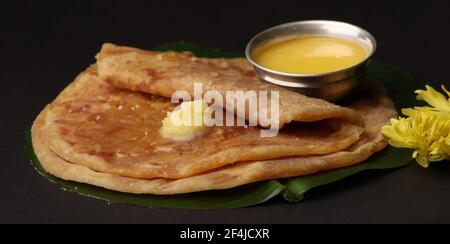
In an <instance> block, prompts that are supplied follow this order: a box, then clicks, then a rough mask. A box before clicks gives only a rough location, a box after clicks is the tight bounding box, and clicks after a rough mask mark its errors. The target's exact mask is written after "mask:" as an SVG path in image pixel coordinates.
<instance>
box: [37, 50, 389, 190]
mask: <svg viewBox="0 0 450 244" xmlns="http://www.w3.org/2000/svg"><path fill="white" fill-rule="evenodd" d="M97 59H98V62H97V64H96V65H93V66H91V67H90V68H88V69H87V70H86V71H84V72H82V73H81V74H80V75H79V76H78V77H77V78H76V79H75V81H74V82H72V83H71V84H70V85H69V86H68V87H67V88H66V89H64V91H62V92H61V93H60V94H59V96H58V97H57V98H56V99H55V101H53V102H52V103H51V104H49V105H48V106H47V107H46V108H45V109H44V110H43V111H42V112H41V113H40V115H39V116H38V118H37V119H36V121H35V123H34V125H33V128H32V140H33V146H34V150H35V152H36V155H37V157H38V159H39V160H40V162H41V164H42V166H43V167H44V169H45V170H46V171H48V172H49V173H51V174H53V175H55V176H57V177H60V178H62V179H65V180H73V181H77V182H82V183H88V184H93V185H97V186H100V187H104V188H107V189H111V190H117V191H122V192H130V193H145V194H160V195H166V194H180V193H188V192H196V191H204V190H214V189H227V188H232V187H236V186H240V185H244V184H248V183H252V182H256V181H261V180H267V179H278V178H285V177H292V176H301V175H307V174H313V173H317V172H319V171H323V170H330V169H336V168H342V167H346V166H350V165H353V164H356V163H359V162H362V161H364V160H365V159H367V158H368V157H370V156H371V155H372V154H374V153H375V152H377V151H380V150H381V149H383V148H384V147H385V146H386V145H387V142H386V140H385V139H384V138H383V136H382V134H381V127H382V126H384V125H386V124H388V123H389V120H390V118H392V117H395V116H396V112H395V109H394V107H393V105H392V102H391V101H390V99H389V98H388V97H387V96H386V94H385V92H384V90H383V89H382V88H381V87H380V86H378V85H376V84H375V83H373V82H366V83H365V84H364V85H362V86H361V87H360V88H359V91H357V92H355V94H358V95H357V96H358V97H353V98H354V99H351V100H349V101H348V102H346V103H345V106H338V105H335V104H331V103H328V102H326V101H323V100H320V99H314V98H309V97H306V96H303V95H300V94H297V93H294V92H291V91H288V90H285V89H282V88H279V87H274V86H272V85H270V84H266V83H264V82H261V81H259V80H257V79H256V78H255V76H254V73H253V71H252V69H251V67H250V65H249V64H248V62H247V61H246V60H244V59H200V58H196V57H194V56H193V55H192V54H190V53H175V52H165V53H159V52H149V51H143V50H139V49H135V48H128V47H119V46H115V45H112V44H106V45H104V46H103V48H102V50H101V52H100V53H99V55H98V56H97ZM194 82H201V83H202V84H203V89H204V91H208V90H213V89H215V90H218V91H220V92H225V91H228V90H244V91H245V90H257V91H259V90H267V91H272V90H276V91H279V92H280V99H281V100H280V109H281V113H280V119H281V123H282V125H283V128H282V129H281V130H280V133H279V135H278V136H276V137H273V138H264V137H260V133H259V129H260V128H259V127H237V126H234V127H212V128H209V129H208V131H207V132H206V133H205V134H203V135H202V136H199V137H197V138H194V139H193V140H190V141H185V142H179V141H172V140H168V139H165V138H162V137H161V136H160V134H159V129H160V127H161V121H162V119H163V118H164V117H165V116H166V113H167V112H168V111H171V110H172V109H174V107H175V106H176V105H175V104H172V103H170V100H169V99H168V97H170V95H171V94H172V93H173V92H175V91H176V90H180V89H182V90H187V91H189V92H190V93H192V92H193V91H192V88H193V84H194ZM294 105H295V106H294Z"/></svg>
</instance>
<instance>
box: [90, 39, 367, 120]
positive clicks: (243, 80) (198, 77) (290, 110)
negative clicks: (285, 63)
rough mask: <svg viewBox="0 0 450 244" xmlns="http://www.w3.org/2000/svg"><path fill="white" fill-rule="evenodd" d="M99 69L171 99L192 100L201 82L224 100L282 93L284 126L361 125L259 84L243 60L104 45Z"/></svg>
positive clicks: (122, 83)
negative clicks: (331, 121) (232, 94)
mask: <svg viewBox="0 0 450 244" xmlns="http://www.w3.org/2000/svg"><path fill="white" fill-rule="evenodd" d="M97 65H98V73H99V77H100V79H102V80H105V81H108V82H109V83H111V84H113V85H115V86H118V87H122V88H125V89H128V90H132V91H140V92H145V93H149V94H154V95H158V96H162V97H168V98H170V97H171V96H172V94H173V93H174V92H175V91H178V90H185V91H188V92H189V93H190V95H191V96H193V95H194V83H196V82H197V83H202V85H203V92H206V91H210V90H215V91H219V92H220V93H221V94H222V95H223V97H225V92H226V91H237V90H241V91H279V94H280V123H279V126H280V128H281V127H283V126H284V125H285V124H287V123H290V122H291V121H300V122H311V121H318V120H324V119H328V118H339V119H341V120H344V121H346V122H347V123H351V124H356V125H360V126H362V127H363V123H362V119H361V117H360V116H359V115H358V113H355V111H354V110H351V109H348V108H343V107H340V106H338V105H335V104H332V103H329V102H326V101H324V100H321V99H316V98H311V97H307V96H303V95H301V94H298V93H296V92H293V91H289V90H286V89H283V88H281V87H278V86H275V85H272V84H269V83H267V82H263V81H260V80H258V78H257V77H256V75H255V72H254V71H253V69H252V67H251V65H250V64H249V62H248V61H247V60H246V59H243V58H235V59H208V58H197V57H195V56H193V54H192V53H189V52H184V53H176V52H154V51H144V50H140V49H136V48H130V47H123V46H116V45H114V44H104V45H103V47H102V49H101V51H100V53H99V54H98V55H97ZM269 104H270V102H269ZM231 112H234V111H231ZM268 113H269V114H270V111H268Z"/></svg>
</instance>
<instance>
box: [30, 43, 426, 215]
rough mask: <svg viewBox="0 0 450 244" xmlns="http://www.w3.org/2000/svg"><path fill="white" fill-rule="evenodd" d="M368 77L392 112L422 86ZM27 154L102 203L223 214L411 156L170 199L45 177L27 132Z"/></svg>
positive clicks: (395, 76) (374, 71)
mask: <svg viewBox="0 0 450 244" xmlns="http://www.w3.org/2000/svg"><path fill="white" fill-rule="evenodd" d="M155 50H159V51H166V50H174V51H191V52H193V53H194V54H196V55H197V56H199V57H211V58H217V57H225V58H231V57H240V56H242V54H240V53H233V52H223V51H221V50H219V49H213V48H209V47H207V46H204V45H200V44H194V43H187V42H176V43H168V44H164V45H161V46H160V47H158V48H156V49H155ZM368 76H369V78H370V79H373V80H376V81H378V82H381V83H382V84H383V85H384V86H385V87H386V89H387V91H388V93H389V95H390V97H391V98H392V99H393V101H394V103H395V105H396V106H397V109H400V108H403V107H411V106H413V105H415V103H416V102H415V98H414V95H413V91H414V90H415V89H418V88H420V87H422V86H423V83H421V82H419V81H418V80H416V79H415V78H413V77H412V76H410V75H408V74H406V73H404V72H402V71H400V70H397V69H395V68H392V67H390V66H387V65H385V64H383V63H380V62H376V61H373V62H372V63H371V64H370V65H369V72H368ZM26 153H27V155H28V157H29V158H30V160H31V163H32V165H33V167H34V168H35V169H36V170H37V171H38V172H39V173H40V174H41V175H42V176H44V177H45V178H47V179H48V180H50V181H51V182H53V183H55V184H57V185H59V186H60V187H61V188H63V189H64V190H68V191H72V192H77V193H79V194H81V195H85V196H89V197H93V198H97V199H102V200H105V201H107V202H109V203H125V204H132V205H138V206H146V207H162V208H184V209H227V208H240V207H247V206H251V205H256V204H260V203H263V202H266V201H267V200H269V199H271V198H273V197H275V196H277V195H282V196H283V197H284V198H285V199H286V200H288V201H291V202H296V201H299V200H301V199H303V197H304V195H305V193H306V192H308V191H309V190H311V189H313V188H316V187H319V186H323V185H326V184H330V183H333V182H336V181H338V180H340V179H343V178H346V177H349V176H351V175H353V174H356V173H358V172H361V171H364V170H375V169H377V170H380V169H393V168H398V167H401V166H404V165H407V164H409V163H410V162H411V161H412V160H411V151H410V150H405V149H397V148H392V147H388V148H387V149H385V150H384V151H382V152H380V153H377V154H376V155H374V156H373V157H371V158H370V159H368V160H366V161H365V162H363V163H360V164H357V165H355V166H352V167H347V168H343V169H338V170H332V171H327V172H323V173H318V174H314V175H309V176H301V177H294V178H289V179H283V180H269V181H263V182H258V183H253V184H248V185H245V186H241V187H236V188H233V189H228V190H217V191H206V192H199V193H189V194H181V195H175V196H154V195H139V194H129V193H121V192H116V191H111V190H107V189H103V188H100V187H96V186H92V185H87V184H82V183H77V182H72V181H65V180H62V179H60V178H57V177H54V176H52V175H50V174H48V173H47V172H45V170H44V169H43V168H42V166H41V165H40V163H39V160H38V159H37V158H36V155H35V154H34V150H33V146H32V143H31V132H30V130H29V129H28V130H27V132H26Z"/></svg>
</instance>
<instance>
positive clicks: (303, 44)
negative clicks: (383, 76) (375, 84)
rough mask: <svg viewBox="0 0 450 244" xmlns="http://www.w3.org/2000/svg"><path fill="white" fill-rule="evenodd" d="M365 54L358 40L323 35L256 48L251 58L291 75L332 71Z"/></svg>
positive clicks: (295, 38) (350, 64) (358, 59)
mask: <svg viewBox="0 0 450 244" xmlns="http://www.w3.org/2000/svg"><path fill="white" fill-rule="evenodd" d="M367 56H368V52H367V50H366V49H365V48H364V47H363V46H362V45H361V44H359V43H357V42H354V41H349V40H345V39H340V38H334V37H326V36H304V37H293V38H290V39H287V40H281V41H275V42H273V43H269V44H267V45H263V46H262V47H260V48H257V49H256V50H255V52H254V53H253V58H254V59H255V61H256V62H257V63H258V64H260V65H262V66H264V67H266V68H269V69H272V70H276V71H280V72H285V73H292V74H318V73H325V72H332V71H337V70H341V69H345V68H348V67H351V66H353V65H355V64H358V63H360V62H361V61H363V60H364V59H365V58H366V57H367Z"/></svg>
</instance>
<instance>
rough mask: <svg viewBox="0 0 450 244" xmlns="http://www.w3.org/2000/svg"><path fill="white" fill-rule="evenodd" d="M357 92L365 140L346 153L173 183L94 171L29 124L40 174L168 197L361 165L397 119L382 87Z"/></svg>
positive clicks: (244, 165) (249, 165)
mask: <svg viewBox="0 0 450 244" xmlns="http://www.w3.org/2000/svg"><path fill="white" fill-rule="evenodd" d="M72 85H74V84H72ZM113 89H114V88H113ZM361 89H362V90H361V91H360V92H358V94H360V95H361V99H359V100H356V101H354V102H351V103H350V104H349V107H351V108H353V109H355V110H356V111H358V112H359V113H360V114H361V115H362V117H363V118H364V120H365V124H366V127H365V129H366V131H365V133H364V136H363V138H362V139H361V140H359V141H358V142H356V143H354V144H353V145H352V146H351V147H349V148H348V149H346V150H343V151H341V152H337V153H332V154H328V155H321V156H307V157H291V158H283V159H276V160H266V161H252V162H241V163H235V164H233V165H230V166H226V167H222V168H218V169H215V170H212V171H210V172H206V173H203V174H199V175H195V176H190V177H186V178H182V179H177V180H170V179H153V180H145V179H135V178H128V177H123V176H118V175H115V174H108V173H103V172H97V171H94V170H92V169H90V168H88V167H85V166H82V165H77V164H73V163H71V162H68V161H67V160H64V159H62V158H61V157H59V156H57V155H56V154H55V153H54V152H52V151H51V150H50V149H49V148H48V147H47V146H46V145H45V142H44V141H43V139H42V136H43V135H42V130H39V127H41V126H42V123H45V121H43V120H44V117H43V116H39V117H38V118H37V120H36V121H35V124H34V125H33V129H32V139H33V147H34V150H35V152H36V155H37V157H38V158H39V160H40V162H41V164H42V166H43V167H44V169H45V170H46V171H48V172H49V173H51V174H53V175H55V176H57V177H60V178H62V179H65V180H72V181H77V182H82V183H88V184H92V185H96V186H100V187H104V188H107V189H111V190H116V191H121V192H129V193H138V194H144V193H145V194H161V195H162V194H164V195H168V194H180V193H188V192H196V191H204V190H214V189H227V188H232V187H236V186H239V185H243V184H248V183H252V182H256V181H261V180H266V179H277V178H284V177H291V176H300V175H306V174H313V173H317V172H319V171H323V170H330V169H335V168H342V167H346V166H350V165H353V164H356V163H358V162H361V161H364V160H365V159H367V158H368V157H370V156H371V155H372V154H373V153H375V152H377V151H380V150H381V149H383V148H384V147H385V146H386V145H387V141H386V140H385V139H384V138H383V136H382V134H381V132H380V131H381V127H382V126H384V125H385V124H388V123H389V119H390V118H392V117H394V116H396V112H395V109H394V107H393V105H392V102H391V101H390V100H389V98H387V96H386V95H385V93H384V92H383V90H382V89H381V88H380V87H377V86H374V85H373V84H365V86H364V87H362V88H361ZM86 94H88V93H85V94H83V93H80V94H78V95H79V97H83V98H89V96H84V95H86ZM100 97H101V95H100ZM58 99H61V101H67V99H69V100H70V99H71V98H70V96H65V94H64V93H62V94H61V95H60V97H59V98H58ZM50 106H51V105H50ZM47 111H48V107H47V108H46V109H44V111H43V113H46V112H47Z"/></svg>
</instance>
